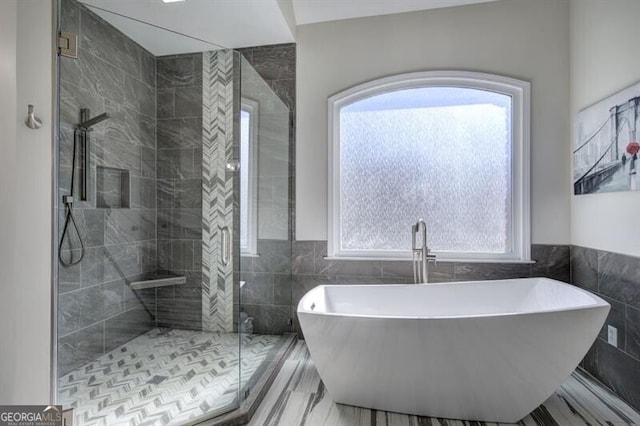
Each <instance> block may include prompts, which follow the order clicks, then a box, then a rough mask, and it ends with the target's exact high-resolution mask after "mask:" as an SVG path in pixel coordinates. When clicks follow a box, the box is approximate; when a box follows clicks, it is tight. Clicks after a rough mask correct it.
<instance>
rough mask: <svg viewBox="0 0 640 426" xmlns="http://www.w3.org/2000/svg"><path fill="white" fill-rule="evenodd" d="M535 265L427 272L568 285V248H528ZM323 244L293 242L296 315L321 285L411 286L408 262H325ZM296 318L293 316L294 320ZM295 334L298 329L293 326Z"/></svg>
mask: <svg viewBox="0 0 640 426" xmlns="http://www.w3.org/2000/svg"><path fill="white" fill-rule="evenodd" d="M531 249H532V250H531V253H532V258H533V260H534V261H535V263H532V264H522V263H465V262H438V263H437V264H436V266H435V267H433V266H430V268H429V282H452V281H473V280H493V279H507V278H527V277H549V278H554V279H557V280H560V281H564V282H569V281H570V273H569V271H570V267H569V246H567V245H542V244H534V245H532V246H531ZM326 256H327V242H326V241H294V243H293V246H292V255H291V273H292V277H291V279H292V296H291V308H292V310H293V311H294V312H295V309H296V307H297V305H298V302H299V301H300V299H301V298H302V296H304V295H305V294H306V293H307V292H308V291H309V290H311V289H312V288H314V287H315V286H318V285H321V284H410V283H413V269H412V266H411V262H410V261H381V260H327V259H325V257H326ZM294 317H295V316H294ZM295 329H296V332H298V333H299V334H300V335H301V333H300V329H299V327H298V324H297V319H296V324H295Z"/></svg>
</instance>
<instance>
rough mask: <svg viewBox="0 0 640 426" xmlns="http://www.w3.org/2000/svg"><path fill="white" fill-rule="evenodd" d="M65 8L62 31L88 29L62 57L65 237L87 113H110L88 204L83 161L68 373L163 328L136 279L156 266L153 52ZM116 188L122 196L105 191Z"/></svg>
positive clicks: (98, 140)
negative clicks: (77, 136)
mask: <svg viewBox="0 0 640 426" xmlns="http://www.w3.org/2000/svg"><path fill="white" fill-rule="evenodd" d="M61 9H62V10H61V16H62V22H61V24H62V29H64V30H65V31H71V32H74V33H77V34H78V36H79V48H78V59H70V58H61V62H60V116H61V123H60V138H59V145H60V146H59V157H60V163H59V182H60V188H59V189H58V201H59V203H60V209H59V211H58V216H59V225H58V226H59V232H60V235H61V233H62V227H63V225H64V217H65V211H64V206H63V205H62V203H61V199H62V196H63V195H66V194H68V193H69V191H70V179H71V168H72V150H73V131H74V127H75V126H76V125H77V124H78V123H79V121H80V109H81V108H90V109H91V115H92V116H95V115H98V114H101V113H103V112H107V113H108V114H109V116H110V118H109V119H108V120H106V121H103V122H102V123H100V124H98V125H96V126H95V127H94V130H93V131H92V132H91V133H90V139H91V144H90V149H91V168H90V181H89V191H88V192H89V197H88V198H89V199H88V200H87V201H79V199H80V197H79V196H80V194H79V188H80V182H81V181H80V175H81V172H80V164H79V162H77V163H76V181H75V190H74V192H75V193H74V197H75V199H76V202H75V203H74V212H75V217H76V222H77V224H78V227H79V231H80V234H81V235H82V238H83V241H84V244H85V246H86V252H85V257H84V259H83V260H82V262H81V263H80V264H78V265H75V266H70V267H66V266H64V265H60V272H59V297H58V306H59V328H58V337H59V341H58V349H59V352H58V360H59V370H58V372H59V373H60V374H64V373H65V372H67V371H69V370H71V369H73V368H76V367H78V366H80V365H83V364H85V363H86V362H88V361H90V360H92V359H94V358H95V357H97V356H99V355H101V354H103V353H105V352H108V351H110V350H111V349H113V348H114V347H116V346H118V345H120V344H121V343H122V342H125V341H127V340H129V339H131V338H133V337H135V336H137V335H139V334H141V333H144V332H146V331H147V330H149V329H150V328H151V327H152V326H153V325H154V321H155V317H154V315H155V309H156V307H155V293H154V291H153V290H150V291H149V290H145V291H142V292H137V293H135V292H133V291H132V290H131V289H130V288H129V285H128V284H129V283H130V282H131V281H134V280H137V279H139V278H140V277H142V276H143V275H145V274H146V273H148V272H151V271H155V270H156V242H155V238H156V237H155V234H156V213H155V208H156V195H155V186H156V181H155V179H156V168H155V162H156V145H155V133H156V100H155V86H156V69H155V59H154V57H153V56H152V55H151V54H150V53H149V52H147V51H146V50H144V49H143V48H142V47H140V46H139V45H137V44H136V43H134V42H132V41H131V40H130V39H128V38H127V37H126V36H124V35H123V34H122V33H120V32H118V31H117V30H115V29H114V28H113V27H111V26H110V25H109V24H107V23H106V22H105V21H103V20H102V19H101V18H99V17H98V16H97V15H95V14H94V13H92V12H91V11H89V10H88V9H87V8H86V7H84V6H82V5H80V4H79V3H77V2H76V1H75V0H63V1H62V4H61ZM78 154H79V153H77V154H76V155H78ZM79 158H80V157H79V155H78V156H77V160H79ZM98 166H100V167H103V168H104V170H109V171H112V172H114V173H119V174H122V175H125V174H126V175H127V176H128V178H129V187H128V191H127V190H126V188H125V190H122V188H121V187H117V186H115V185H111V186H113V188H111V187H109V185H110V183H109V182H112V183H113V182H116V181H117V182H119V183H118V184H119V185H120V182H121V181H120V180H113V179H111V180H109V179H107V180H104V179H101V180H98V179H97V167H98ZM118 170H119V171H118ZM102 177H104V176H102ZM97 182H100V185H101V188H98V187H97ZM98 189H100V191H98ZM98 192H100V194H98ZM112 192H113V194H111V193H112ZM118 192H121V193H120V194H118ZM127 192H128V193H127ZM107 193H110V194H111V195H114V196H113V197H105V196H104V195H105V194H107ZM99 195H101V196H102V198H101V203H100V204H98V203H97V198H98V196H99ZM123 196H124V197H126V198H128V200H126V201H128V208H119V207H123V206H126V205H127V203H121V202H120V201H121V200H122V197H123ZM114 200H117V201H118V202H117V203H114V202H113V201H114ZM98 205H100V208H98V207H97V206H98ZM69 236H70V238H66V239H65V242H64V244H63V245H62V255H63V256H64V257H65V258H68V257H69V256H71V255H73V256H75V257H76V258H77V256H78V255H79V250H78V249H79V248H80V245H79V241H78V239H77V237H76V235H75V233H74V231H73V230H71V231H70V232H69V235H68V237H69Z"/></svg>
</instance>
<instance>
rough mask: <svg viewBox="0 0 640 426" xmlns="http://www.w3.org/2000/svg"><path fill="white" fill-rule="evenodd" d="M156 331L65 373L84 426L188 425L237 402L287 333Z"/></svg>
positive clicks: (62, 391)
mask: <svg viewBox="0 0 640 426" xmlns="http://www.w3.org/2000/svg"><path fill="white" fill-rule="evenodd" d="M242 339H243V340H242V360H241V362H240V363H239V361H238V355H239V349H238V348H239V342H238V335H237V334H235V333H216V332H206V331H191V330H169V331H164V330H160V329H154V330H151V331H149V332H148V333H145V334H143V335H141V336H139V337H137V338H135V339H133V340H131V341H130V342H128V343H126V344H124V345H122V346H120V347H118V348H116V349H114V350H113V351H111V352H109V353H107V354H104V355H103V356H101V357H100V358H98V359H96V360H95V361H93V362H91V363H89V364H87V365H85V366H83V367H81V368H79V369H77V370H74V371H71V372H70V373H67V374H65V375H64V376H62V377H61V378H60V379H59V381H58V399H59V401H58V403H59V404H62V405H65V406H70V407H73V408H74V409H75V413H74V419H75V423H74V424H75V425H77V426H102V425H104V426H117V425H130V426H137V425H145V426H146V425H149V426H151V425H154V426H155V425H181V424H184V423H187V422H190V421H193V420H194V419H197V418H200V417H203V416H204V417H206V416H207V415H211V414H213V413H215V412H217V411H219V410H220V409H223V408H224V407H227V406H229V405H231V404H233V403H234V402H236V401H237V398H238V377H239V374H240V371H239V370H240V369H241V370H242V385H243V386H244V384H246V383H247V381H248V380H250V379H251V377H252V375H253V374H254V373H255V372H256V371H258V369H259V368H260V366H261V365H262V364H263V362H265V360H268V356H269V354H270V352H271V351H272V350H275V349H277V348H278V347H279V343H280V342H281V340H282V336H270V335H246V336H242Z"/></svg>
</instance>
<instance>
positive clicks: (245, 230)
mask: <svg viewBox="0 0 640 426" xmlns="http://www.w3.org/2000/svg"><path fill="white" fill-rule="evenodd" d="M249 120H250V114H249V111H245V110H241V111H240V250H247V248H248V246H249V228H250V227H249V128H250V126H249Z"/></svg>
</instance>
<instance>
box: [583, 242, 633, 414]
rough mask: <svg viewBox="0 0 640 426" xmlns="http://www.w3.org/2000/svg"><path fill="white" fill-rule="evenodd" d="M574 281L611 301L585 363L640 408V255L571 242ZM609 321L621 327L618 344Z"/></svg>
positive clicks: (592, 371) (603, 380) (614, 325)
mask: <svg viewBox="0 0 640 426" xmlns="http://www.w3.org/2000/svg"><path fill="white" fill-rule="evenodd" d="M571 283H572V284H574V285H576V286H578V287H581V288H584V289H586V290H589V291H592V292H594V293H596V294H598V295H599V296H600V297H602V298H603V299H604V300H606V301H607V302H609V304H611V311H609V316H608V317H607V320H606V322H605V325H604V326H603V327H602V330H601V332H600V334H599V336H598V338H597V340H596V342H595V344H594V345H593V346H592V347H591V349H590V350H589V352H588V353H587V356H586V357H585V358H584V360H583V361H582V366H583V367H584V368H585V369H586V370H587V371H589V372H590V373H591V374H593V375H594V376H595V377H596V378H598V379H599V380H601V381H602V382H603V383H604V384H606V385H607V386H609V387H610V388H611V389H613V390H614V391H615V392H616V393H617V394H618V395H619V396H621V397H622V398H623V399H625V400H626V401H627V402H629V403H630V404H631V405H633V406H634V407H635V408H636V409H640V258H637V257H632V256H626V255H622V254H618V253H612V252H608V251H604V250H596V249H592V248H586V247H581V246H571ZM608 325H611V326H613V327H615V328H617V329H618V347H614V346H612V345H610V344H608V343H607V326H608Z"/></svg>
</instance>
